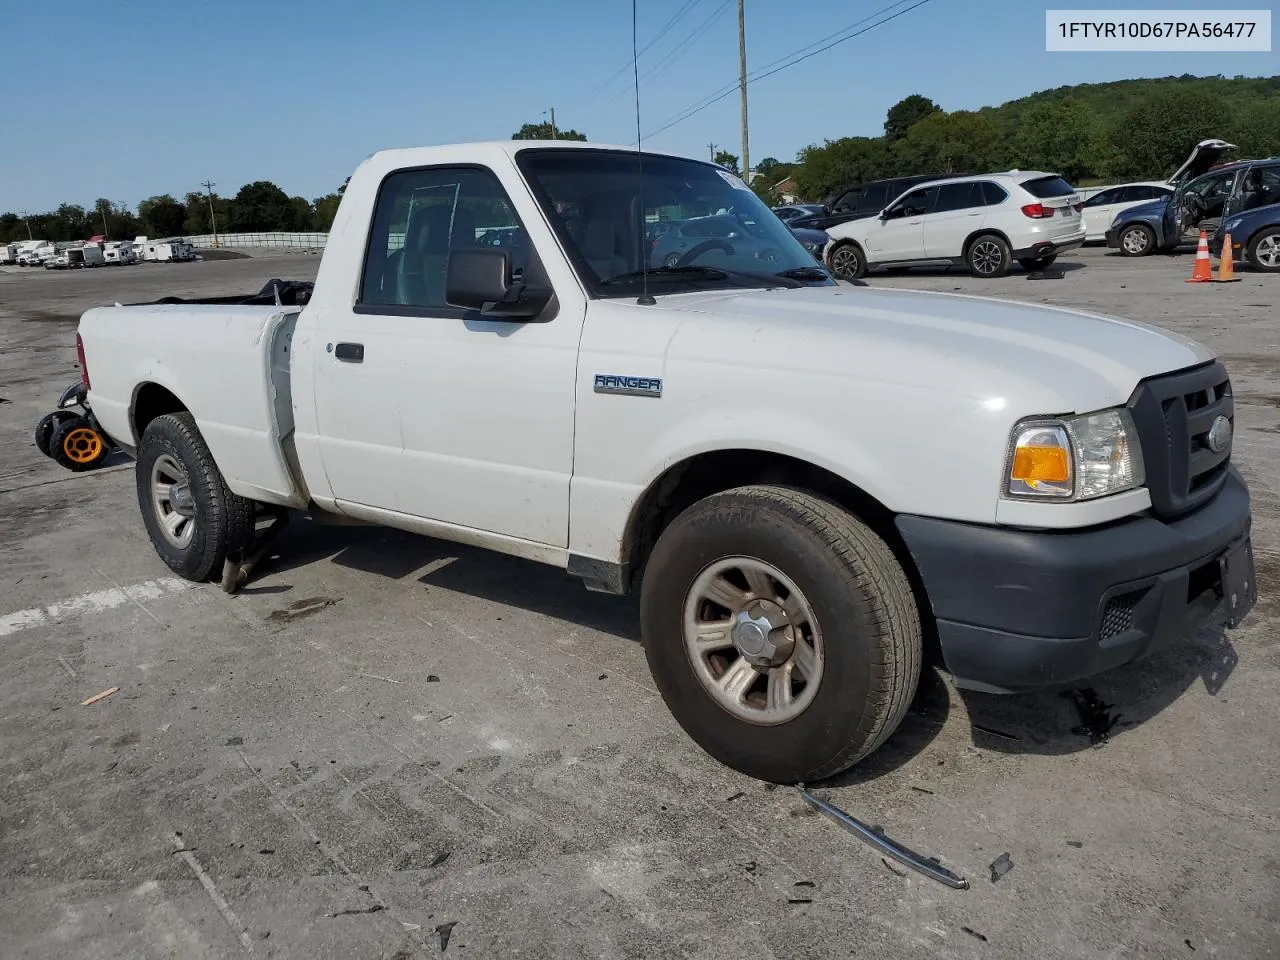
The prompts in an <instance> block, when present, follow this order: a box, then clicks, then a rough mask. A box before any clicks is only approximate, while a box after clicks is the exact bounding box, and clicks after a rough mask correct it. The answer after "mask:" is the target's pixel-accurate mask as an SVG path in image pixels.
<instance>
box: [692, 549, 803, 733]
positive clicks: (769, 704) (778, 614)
mask: <svg viewBox="0 0 1280 960" xmlns="http://www.w3.org/2000/svg"><path fill="white" fill-rule="evenodd" d="M683 632H684V641H685V650H686V652H687V654H688V656H689V660H690V663H691V664H692V665H693V670H694V673H695V675H696V676H697V677H698V681H699V683H701V685H702V687H703V689H704V690H705V691H706V693H707V694H708V695H709V696H710V697H711V699H712V700H713V701H715V703H716V705H717V706H719V707H720V708H721V709H723V710H726V711H727V712H729V713H730V714H732V715H734V716H736V717H738V718H739V719H742V720H745V721H747V722H749V723H754V724H759V725H761V726H776V725H778V724H782V723H787V722H788V721H791V720H794V719H795V718H796V717H798V716H800V715H801V714H802V713H804V711H805V710H806V709H808V707H809V705H810V704H812V702H813V699H814V697H815V696H817V693H818V689H819V687H820V686H821V683H822V675H823V672H824V669H825V665H826V656H825V647H824V644H823V639H822V634H821V631H820V629H819V627H818V621H817V618H816V616H815V615H814V612H813V608H812V606H811V605H810V604H809V601H808V600H807V599H806V598H805V596H804V594H803V593H802V592H801V591H800V588H799V587H797V586H796V584H795V582H794V581H793V580H791V578H789V577H788V576H787V575H786V574H785V573H783V572H782V571H781V570H779V569H778V568H777V567H775V566H774V565H773V564H771V563H766V562H765V561H763V560H759V559H756V558H753V557H726V558H724V559H721V560H717V561H716V562H715V563H712V564H710V565H709V566H707V567H706V568H704V569H703V570H702V572H701V573H699V574H698V576H697V577H696V578H695V579H694V582H693V584H692V586H691V587H690V588H689V592H688V594H687V595H686V598H685V604H684V616H683Z"/></svg>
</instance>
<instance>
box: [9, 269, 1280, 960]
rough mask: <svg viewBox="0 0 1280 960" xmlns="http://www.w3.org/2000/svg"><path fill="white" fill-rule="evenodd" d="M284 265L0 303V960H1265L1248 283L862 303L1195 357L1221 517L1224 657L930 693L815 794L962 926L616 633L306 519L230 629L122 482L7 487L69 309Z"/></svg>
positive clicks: (1265, 407) (1158, 282)
mask: <svg viewBox="0 0 1280 960" xmlns="http://www.w3.org/2000/svg"><path fill="white" fill-rule="evenodd" d="M318 264H319V257H318V256H304V255H290V256H284V255H277V256H267V255H259V256H255V257H251V258H245V259H231V260H218V261H206V262H198V263H191V264H173V265H155V264H146V265H139V266H134V267H127V268H113V269H101V270H83V271H75V272H72V273H61V272H59V273H47V272H46V271H43V270H39V271H26V272H19V271H17V270H9V269H5V270H0V399H2V401H3V402H0V451H2V454H0V735H2V736H3V742H4V744H5V747H6V749H5V752H4V756H3V758H0V931H3V932H4V933H3V939H4V942H5V946H4V948H3V950H0V953H3V955H4V956H5V957H41V958H43V957H78V958H96V957H103V958H106V957H112V958H115V957H139V958H141V957H146V958H151V957H183V958H203V957H210V958H212V957H228V956H237V955H245V954H251V955H255V956H274V957H308V958H329V957H332V958H343V960H347V958H365V957H370V958H372V957H387V958H391V957H394V958H398V960H407V958H411V957H414V958H417V957H427V956H435V955H439V954H440V953H441V951H442V948H443V949H445V952H446V953H447V954H453V953H459V954H461V955H462V956H463V957H473V958H490V957H494V958H498V957H501V958H506V957H521V958H569V957H584V958H585V957H592V958H596V957H604V958H632V957H634V958H659V957H662V958H666V957H692V958H698V960H718V958H724V960H742V958H778V960H785V958H809V957H853V956H858V957H877V958H878V957H883V958H900V957H901V958H906V957H982V958H992V957H1010V958H1012V957H1086V958H1104V957H1105V958H1121V957H1125V958H1127V957H1153V958H1170V957H1188V958H1190V957H1199V956H1210V957H1222V958H1229V957H1230V958H1234V957H1242V958H1262V957H1270V956H1280V932H1277V925H1276V917H1278V916H1280V806H1278V800H1277V798H1280V765H1278V764H1277V762H1276V757H1277V755H1280V727H1278V726H1277V724H1276V722H1275V714H1276V706H1275V705H1276V704H1277V702H1280V643H1278V642H1277V639H1276V626H1277V623H1278V622H1280V604H1278V603H1277V595H1278V594H1280V320H1277V318H1276V303H1277V292H1280V281H1278V280H1277V278H1275V277H1272V276H1259V275H1257V274H1254V273H1250V272H1248V271H1247V270H1238V271H1237V276H1239V277H1240V278H1241V280H1240V282H1238V283H1234V284H1222V285H1218V284H1194V285H1193V284H1187V283H1185V282H1184V280H1185V279H1186V277H1187V276H1188V275H1189V274H1190V271H1191V267H1192V257H1191V256H1188V255H1185V254H1184V255H1181V256H1176V257H1174V256H1156V257H1150V258H1146V259H1143V260H1128V259H1124V258H1120V257H1118V256H1116V255H1114V254H1113V253H1112V252H1110V251H1107V250H1105V249H1098V248H1086V249H1084V250H1081V251H1077V252H1075V253H1071V254H1067V255H1065V256H1064V257H1063V258H1062V259H1061V260H1060V261H1059V262H1058V263H1057V264H1055V271H1057V272H1060V274H1061V275H1060V276H1058V275H1057V273H1056V272H1052V273H1050V274H1048V275H1046V276H1045V277H1044V278H1041V279H1037V278H1034V277H1032V276H1028V275H1027V274H1025V273H1023V272H1022V271H1021V270H1019V269H1017V268H1015V270H1014V272H1012V273H1011V274H1010V275H1009V276H1007V277H1004V278H1002V279H998V280H987V281H979V280H975V279H974V278H972V277H970V276H968V275H967V274H966V273H964V272H962V271H959V270H956V271H951V272H943V271H932V272H928V271H920V272H910V273H905V274H899V275H893V276H887V275H884V274H873V275H871V276H870V277H869V278H868V280H867V281H866V282H867V283H869V284H870V285H872V286H888V285H892V286H904V287H912V288H918V289H929V290H937V291H944V292H957V293H964V294H975V295H988V296H996V297H1001V298H1008V299H1014V300H1023V301H1028V302H1031V303H1049V304H1056V305H1066V306H1072V307H1079V308H1084V309H1087V310H1092V311H1097V312H1100V313H1106V314H1112V315H1119V316H1124V317H1127V318H1130V319H1133V320H1137V321H1144V322H1148V323H1154V324H1158V325H1160V326H1163V327H1165V328H1167V329H1170V330H1172V331H1175V332H1178V333H1182V334H1185V335H1188V336H1191V337H1194V338H1196V339H1199V340H1202V341H1204V342H1205V343H1207V344H1209V345H1210V346H1211V347H1212V348H1214V349H1215V350H1217V351H1218V352H1219V354H1220V356H1221V357H1222V358H1223V359H1224V361H1225V363H1226V365H1227V367H1228V370H1229V371H1230V373H1231V374H1232V377H1233V382H1234V388H1235V395H1236V403H1237V427H1236V429H1237V435H1236V436H1237V440H1236V447H1235V451H1236V452H1235V461H1236V463H1237V464H1238V465H1239V467H1240V469H1241V470H1242V472H1243V473H1244V474H1245V476H1246V478H1247V480H1248V481H1249V483H1250V486H1251V490H1252V495H1253V504H1254V547H1255V555H1256V560H1257V564H1258V574H1259V595H1260V596H1259V601H1258V606H1257V607H1256V608H1255V610H1254V612H1253V614H1252V616H1251V617H1250V619H1249V620H1248V622H1247V623H1246V624H1245V625H1244V626H1243V627H1241V628H1240V629H1238V630H1235V631H1229V632H1228V631H1225V630H1224V629H1223V628H1222V627H1221V626H1220V625H1218V624H1214V625H1211V626H1209V627H1206V628H1205V629H1203V630H1201V631H1200V632H1199V633H1197V634H1196V635H1195V636H1193V637H1191V638H1188V639H1187V641H1186V642H1184V643H1183V644H1181V645H1180V646H1178V647H1176V648H1174V649H1172V650H1170V651H1168V652H1166V653H1164V654H1162V655H1158V656H1156V657H1154V658H1152V659H1150V660H1148V661H1145V662H1141V663H1138V664H1135V665H1131V666H1128V667H1124V668H1121V669H1120V670H1117V671H1115V672H1113V673H1111V674H1107V675H1104V676H1103V677H1100V678H1098V679H1097V680H1096V681H1095V682H1094V683H1092V685H1090V686H1089V687H1087V688H1080V689H1074V690H1066V691H1061V690H1053V691H1047V692H1044V693H1041V694H1036V695H1028V696H1019V697H1007V698H1000V697H992V696H985V695H979V694H971V693H967V692H966V693H963V694H962V693H960V692H959V691H957V690H956V689H955V688H954V687H952V686H951V685H950V684H949V683H948V682H947V680H946V679H945V677H944V675H943V674H941V673H940V672H938V671H936V670H933V671H928V672H927V673H926V676H925V678H924V681H923V683H922V688H921V692H920V694H919V696H918V698H917V700H916V702H915V704H914V705H913V707H912V710H911V712H910V714H909V715H908V718H907V720H906V722H905V723H904V724H903V726H902V728H901V729H900V731H899V732H898V733H897V734H896V735H895V736H894V737H893V738H892V739H891V740H890V741H889V742H888V744H887V745H886V746H885V747H884V748H882V749H881V751H880V752H879V753H877V754H876V755H874V756H873V757H872V758H871V759H870V760H869V761H868V762H866V763H864V764H863V765H862V766H860V767H859V768H857V769H856V770H854V771H853V772H852V773H850V774H847V775H845V776H843V777H842V778H841V779H839V780H838V781H836V782H834V783H831V784H823V785H819V786H818V787H815V790H816V792H818V793H819V794H820V795H822V796H824V797H826V798H828V799H830V800H832V801H833V802H835V803H837V804H839V805H840V806H841V807H843V808H844V809H846V810H848V811H849V812H850V813H852V814H853V815H854V816H856V817H858V818H860V819H861V820H863V821H865V822H866V823H869V824H875V825H879V826H882V827H883V829H884V831H885V832H886V833H887V834H888V835H889V836H891V837H893V838H895V839H897V840H899V841H902V842H904V843H906V844H907V845H908V846H910V847H912V848H914V849H916V850H918V851H920V852H922V853H924V854H925V855H927V856H937V857H938V858H940V859H941V861H942V862H943V863H944V864H946V865H947V866H948V867H950V868H951V869H953V870H955V871H956V872H958V873H961V874H963V875H964V876H966V877H967V878H968V879H969V881H970V884H971V888H970V889H968V890H962V891H956V890H949V889H947V888H945V887H942V886H940V885H938V884H935V883H933V882H932V881H930V880H928V879H925V878H923V877H920V876H918V875H916V874H906V873H905V872H904V871H902V870H901V869H900V868H899V867H897V865H896V864H895V865H890V864H889V863H887V862H884V861H882V860H881V858H880V857H879V855H877V854H876V853H875V852H874V851H873V850H872V849H871V848H870V847H869V846H866V845H865V844H862V843H860V842H858V841H857V840H855V839H854V838H852V837H850V836H849V835H848V834H847V833H844V832H843V831H841V830H840V829H839V828H838V827H837V826H836V825H834V824H833V823H831V822H830V821H828V820H826V819H824V818H822V817H820V816H817V815H815V814H813V812H812V811H811V810H810V809H808V808H807V807H806V806H805V805H804V804H803V802H802V801H801V800H800V798H799V796H798V795H797V794H796V793H795V792H794V791H791V790H788V789H785V788H777V789H770V788H768V787H766V786H765V785H762V784H760V783H757V782H754V781H751V780H748V779H747V778H744V777H742V776H739V775H737V774H735V773H734V772H732V771H730V770H728V769H726V768H724V767H722V766H720V765H718V764H716V763H715V762H714V761H712V760H711V759H709V758H708V757H707V756H705V755H704V754H702V753H701V752H700V751H699V750H698V749H697V748H696V747H695V746H694V745H693V744H692V743H691V742H690V741H689V740H688V739H687V738H686V737H685V736H684V734H683V733H682V732H681V731H680V729H679V728H678V727H677V726H676V724H675V722H674V721H673V720H672V719H671V717H670V716H669V714H668V712H667V710H666V708H665V706H664V705H663V703H662V700H661V698H660V697H659V696H658V694H657V691H656V690H655V688H654V686H653V684H652V683H651V682H650V680H649V677H648V674H647V669H646V665H645V660H644V655H643V651H642V650H641V648H640V645H639V643H638V636H639V624H638V615H637V610H636V604H635V602H634V601H633V600H631V599H618V598H614V597H608V596H602V595H598V594H591V593H587V592H586V591H584V590H583V589H582V587H581V586H580V584H579V582H578V581H577V580H574V579H572V578H570V577H568V576H567V575H565V574H563V573H561V572H558V571H556V570H553V569H551V568H547V567H543V566H539V565H536V564H533V563H528V562H524V561H520V560H517V559H513V558H509V557H502V556H496V555H491V554H487V553H483V552H480V551H477V550H473V549H470V548H466V547H459V546H454V545H451V544H447V543H442V542H437V541H432V540H427V539H423V538H419V537H415V536H411V535H408V534H401V533H397V532H394V531H385V530H379V529H371V528H343V527H319V528H317V527H313V526H312V525H310V524H309V523H308V522H307V521H306V520H305V519H303V518H297V519H296V520H295V521H294V522H293V523H292V524H291V525H290V527H289V528H288V529H287V531H286V532H285V534H284V535H283V536H282V537H281V539H280V540H279V541H278V545H277V549H276V550H275V552H274V554H273V556H272V559H271V560H270V561H269V562H267V563H266V564H265V565H264V566H262V567H261V568H260V570H259V571H258V572H256V573H255V577H254V579H253V581H252V583H251V584H250V585H249V586H248V587H247V588H245V589H244V590H243V591H242V592H241V593H240V594H238V595H235V596H227V595H225V594H223V593H222V592H221V591H220V590H219V589H218V588H217V586H216V585H212V584H211V585H206V586H196V585H192V584H188V583H185V582H182V581H178V580H176V579H174V578H173V577H172V576H171V574H170V571H169V570H168V568H167V567H165V566H164V564H163V563H162V562H161V561H160V560H159V558H158V557H157V556H156V555H155V552H154V551H153V549H152V547H151V545H150V543H149V542H148V540H147V537H146V533H145V531H144V529H143V526H142V523H141V521H140V519H139V516H138V506H137V501H136V496H135V491H134V476H133V473H132V471H131V469H130V464H129V463H128V462H127V461H124V460H113V461H111V465H110V466H107V467H105V468H103V469H100V470H97V471H94V472H92V473H88V474H79V475H76V474H71V473H68V472H67V471H65V470H63V469H61V468H60V467H58V466H57V465H56V464H54V463H53V461H51V460H48V459H46V458H45V457H43V456H41V454H40V453H39V452H38V451H37V450H36V448H35V446H34V444H33V443H32V439H31V430H32V427H33V426H34V424H35V422H36V421H37V420H38V419H39V417H40V416H41V415H42V414H44V413H46V412H47V411H48V410H50V409H52V405H53V403H54V402H55V401H56V399H57V397H58V394H59V393H60V392H61V390H62V389H63V388H64V387H65V386H67V385H68V384H70V383H71V382H73V381H74V380H76V379H77V378H78V376H79V371H78V369H77V368H76V367H75V363H74V361H75V348H74V333H75V321H76V320H77V318H78V316H79V314H80V313H81V312H82V311H83V310H84V309H86V308H88V307H90V306H94V305H98V304H108V303H111V302H114V301H120V302H130V301H140V300H151V299H155V298H158V297H161V296H166V295H171V294H176V295H180V296H183V295H185V296H195V295H200V294H204V295H221V294H229V293H236V292H241V291H243V292H245V293H249V292H254V291H256V290H258V289H259V288H260V287H261V286H262V284H263V283H264V282H265V281H267V280H269V279H270V278H272V277H279V278H285V279H289V278H293V279H312V278H314V275H315V271H316V268H317V266H318ZM1036 321H1037V322H1044V321H1043V320H1042V319H1041V318H1036ZM424 402H431V400H430V397H429V395H428V396H424ZM883 414H884V415H887V416H891V415H892V411H891V410H885V411H883ZM113 687H118V688H119V689H118V692H116V693H114V694H113V695H111V696H109V697H107V698H105V699H103V700H101V701H99V702H97V703H94V704H92V705H89V706H83V705H82V701H84V700H86V699H87V698H91V697H92V696H94V695H95V694H98V693H100V692H102V691H104V690H107V689H110V688H113ZM1005 853H1007V854H1009V856H1010V858H1011V860H1012V863H1013V869H1012V870H1010V871H1009V872H1007V873H1006V874H1004V875H1003V876H1001V877H1000V878H999V880H998V882H993V880H992V873H991V870H990V868H989V865H990V864H991V863H992V862H993V861H995V860H996V859H997V857H999V856H1000V855H1002V854H1005ZM450 924H453V925H454V926H449V925H450ZM446 935H447V944H445V940H446ZM442 945H444V946H443V947H442Z"/></svg>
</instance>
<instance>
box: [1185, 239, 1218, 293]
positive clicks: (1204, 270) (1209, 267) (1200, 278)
mask: <svg viewBox="0 0 1280 960" xmlns="http://www.w3.org/2000/svg"><path fill="white" fill-rule="evenodd" d="M1212 280H1213V261H1211V260H1210V259H1209V235H1208V234H1207V233H1205V232H1204V231H1203V230H1201V231H1200V245H1199V246H1197V247H1196V265H1195V267H1194V268H1193V269H1192V271H1191V276H1189V277H1187V283H1209V282H1211V281H1212Z"/></svg>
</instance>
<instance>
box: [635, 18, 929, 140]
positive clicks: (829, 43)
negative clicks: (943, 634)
mask: <svg viewBox="0 0 1280 960" xmlns="http://www.w3.org/2000/svg"><path fill="white" fill-rule="evenodd" d="M902 2H903V0H897V2H896V3H891V4H889V6H887V7H883V8H881V9H880V10H877V11H876V12H875V13H873V14H871V15H870V16H867V17H864V18H863V19H862V20H859V21H858V23H859V24H861V23H866V22H867V21H868V20H871V19H873V18H875V17H878V16H880V15H881V14H883V13H885V12H887V11H889V10H892V9H893V8H894V7H896V6H898V5H899V4H901V3H902ZM928 2H929V0H917V2H916V3H913V4H912V5H911V6H909V7H906V8H904V9H902V10H899V11H898V12H897V13H894V14H892V15H890V16H887V17H885V18H884V19H882V20H877V21H876V22H875V23H872V24H870V25H869V26H866V27H863V28H862V29H861V30H857V31H855V32H853V33H849V34H848V35H846V36H841V35H840V34H842V33H845V31H847V30H849V29H850V28H851V27H852V26H857V24H851V25H850V27H845V28H844V29H843V30H838V31H836V32H835V33H833V34H828V35H827V36H826V37H823V38H822V39H821V40H817V41H815V42H814V43H811V44H809V46H808V47H801V48H800V51H804V50H810V48H813V47H815V46H817V45H818V44H821V46H817V49H813V50H810V52H808V53H803V55H800V56H797V55H796V54H788V56H786V57H782V58H781V59H780V60H775V61H774V62H773V64H771V65H767V66H765V67H762V68H761V69H760V71H758V72H757V73H756V74H755V75H754V76H751V77H749V78H748V80H747V83H748V84H752V83H755V82H756V81H758V80H764V79H765V78H767V77H771V76H773V75H774V74H775V73H781V72H782V71H783V70H786V69H788V68H789V67H794V66H795V65H796V64H798V63H803V62H804V61H805V60H808V59H810V58H812V57H816V56H817V55H818V54H820V53H825V52H826V51H827V50H830V49H831V48H832V47H834V46H838V45H839V44H841V43H844V42H845V41H846V40H852V39H853V38H854V37H860V36H862V35H863V34H864V33H867V32H868V31H870V30H874V29H875V28H876V27H880V26H883V25H884V24H886V23H888V22H889V21H890V20H896V19H897V18H898V17H901V16H903V15H904V14H907V13H910V12H911V11H912V10H915V9H916V8H917V7H923V6H924V5H925V4H926V3H928ZM833 37H834V38H835V39H832V38H833ZM800 51H796V53H800ZM782 61H786V62H785V63H784V62H782ZM769 66H772V67H773V69H769ZM738 86H739V82H738V81H736V80H735V81H733V82H732V83H730V84H727V85H726V86H724V87H721V88H720V89H719V90H717V91H716V92H715V93H711V94H708V95H707V96H706V97H704V98H703V99H702V100H699V101H698V102H697V103H695V104H693V105H692V106H690V107H687V108H686V109H685V110H683V111H682V112H681V113H680V114H678V115H677V116H676V117H675V118H674V119H672V120H669V121H668V122H666V123H664V124H662V126H660V127H658V128H657V129H655V130H650V131H649V132H648V133H646V134H645V137H646V138H649V137H653V136H656V135H657V134H659V133H662V132H663V131H665V130H669V129H671V128H672V127H674V126H675V125H676V124H679V123H684V121H686V120H688V119H689V118H690V117H693V116H695V115H696V114H699V113H701V112H702V111H703V110H705V109H707V108H708V107H710V106H713V105H714V104H717V103H719V102H720V101H721V100H723V99H724V98H725V97H727V96H729V95H730V94H731V93H733V92H734V90H736V89H738Z"/></svg>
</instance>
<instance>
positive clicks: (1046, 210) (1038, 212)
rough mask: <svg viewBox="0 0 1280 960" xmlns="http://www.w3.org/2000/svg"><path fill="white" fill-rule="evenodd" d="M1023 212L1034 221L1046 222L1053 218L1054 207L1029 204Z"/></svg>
mask: <svg viewBox="0 0 1280 960" xmlns="http://www.w3.org/2000/svg"><path fill="white" fill-rule="evenodd" d="M1022 212H1023V213H1025V214H1026V215H1027V216H1028V217H1030V218H1031V219H1032V220H1046V219H1048V218H1049V217H1052V216H1053V207H1046V206H1045V205H1044V204H1042V203H1028V204H1027V205H1026V206H1025V207H1023V208H1022Z"/></svg>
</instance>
